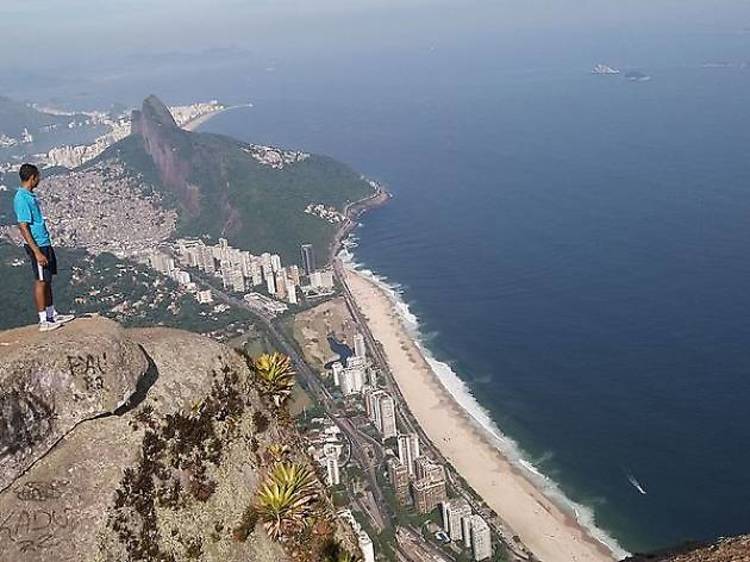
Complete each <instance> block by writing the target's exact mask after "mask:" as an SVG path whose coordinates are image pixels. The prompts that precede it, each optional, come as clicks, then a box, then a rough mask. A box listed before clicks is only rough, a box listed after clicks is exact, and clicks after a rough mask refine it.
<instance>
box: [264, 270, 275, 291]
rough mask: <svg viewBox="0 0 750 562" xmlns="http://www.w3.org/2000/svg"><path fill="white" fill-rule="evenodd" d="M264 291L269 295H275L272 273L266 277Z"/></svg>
mask: <svg viewBox="0 0 750 562" xmlns="http://www.w3.org/2000/svg"><path fill="white" fill-rule="evenodd" d="M265 277H266V290H267V291H268V294H269V295H275V294H276V280H275V279H274V277H273V274H272V273H269V275H266V276H265Z"/></svg>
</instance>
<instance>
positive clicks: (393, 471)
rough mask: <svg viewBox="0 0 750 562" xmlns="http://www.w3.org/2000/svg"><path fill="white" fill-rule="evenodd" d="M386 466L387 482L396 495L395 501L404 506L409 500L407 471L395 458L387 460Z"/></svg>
mask: <svg viewBox="0 0 750 562" xmlns="http://www.w3.org/2000/svg"><path fill="white" fill-rule="evenodd" d="M386 466H387V467H388V480H390V482H391V485H392V486H393V491H394V492H395V493H396V499H397V500H398V502H399V503H401V504H405V503H406V502H407V501H408V499H409V471H408V470H407V469H406V467H405V466H404V465H403V464H402V463H401V461H400V460H398V459H397V458H395V457H391V458H389V459H388V460H387V461H386Z"/></svg>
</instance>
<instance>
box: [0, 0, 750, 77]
mask: <svg viewBox="0 0 750 562" xmlns="http://www.w3.org/2000/svg"><path fill="white" fill-rule="evenodd" d="M93 6H96V8H93ZM590 26H603V27H610V28H620V29H622V28H636V29H637V28H638V27H639V26H647V27H654V26H664V27H666V28H676V27H681V28H684V29H685V30H715V31H733V30H734V31H740V30H742V29H743V28H745V27H750V3H749V2H747V1H745V0H727V1H709V0H514V1H509V0H457V1H452V2H445V1H441V0H434V1H426V0H424V1H423V0H347V1H344V0H315V1H310V0H211V1H198V0H156V1H154V0H129V1H128V0H117V1H115V0H104V1H99V2H92V1H91V0H64V1H63V0H2V2H0V40H2V43H3V48H2V50H3V57H2V58H3V62H5V63H8V62H9V61H13V60H14V61H15V62H16V63H19V62H21V61H22V60H23V57H24V56H27V57H28V56H31V57H33V58H34V59H42V60H43V59H55V58H57V57H64V56H67V55H69V54H76V55H77V56H85V55H87V54H88V55H91V54H93V53H94V52H100V53H111V52H115V51H117V50H122V49H125V50H129V51H140V50H145V49H167V48H174V49H187V48H205V47H209V46H221V45H227V44H239V45H242V46H247V47H252V48H254V49H259V50H262V49H264V48H268V49H269V50H270V49H271V48H279V47H283V46H284V45H289V46H293V45H305V46H308V47H314V48H320V49H326V48H331V47H335V46H336V45H337V44H341V45H345V44H347V45H348V44H349V42H350V40H352V39H353V38H355V37H357V36H359V37H361V38H362V40H363V41H365V42H368V43H369V42H371V41H373V40H376V39H378V38H379V39H381V40H382V41H384V42H386V43H388V42H401V41H408V40H410V39H413V40H418V39H423V38H425V36H427V37H429V36H430V34H435V35H436V38H439V37H440V36H442V35H445V34H447V35H450V34H468V35H467V39H468V38H469V37H470V34H471V33H472V32H473V31H475V30H477V28H478V30H482V31H490V30H492V29H495V30H497V32H498V33H504V32H508V31H513V30H521V31H523V30H534V29H545V28H553V29H570V30H578V29H586V28H587V27H590Z"/></svg>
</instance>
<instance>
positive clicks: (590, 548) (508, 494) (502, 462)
mask: <svg viewBox="0 0 750 562" xmlns="http://www.w3.org/2000/svg"><path fill="white" fill-rule="evenodd" d="M387 200H388V197H387V196H386V197H384V195H383V193H382V192H380V193H376V194H375V195H374V196H372V197H370V198H368V199H366V200H363V201H361V202H357V203H355V204H352V205H351V206H349V207H347V209H346V216H347V218H348V221H347V224H345V225H344V226H343V227H342V229H341V231H340V233H339V236H337V237H336V239H335V240H334V243H333V244H332V246H331V249H330V259H331V263H332V264H333V268H334V272H335V275H336V278H337V280H338V281H339V282H340V284H341V286H342V292H343V294H344V297H345V299H346V302H347V306H348V307H349V309H350V311H351V313H352V315H353V316H354V318H355V320H356V321H357V322H358V324H360V329H361V330H362V332H363V333H364V334H365V337H366V339H367V341H368V344H369V346H370V349H371V350H372V354H373V358H374V360H375V362H376V364H377V365H378V366H379V367H380V369H381V372H382V373H383V374H384V376H385V379H386V384H387V387H388V389H389V390H390V391H391V393H392V395H393V396H394V397H396V398H397V400H398V402H399V406H400V407H399V418H400V421H401V422H402V424H404V425H405V427H408V428H409V429H410V430H412V431H417V432H418V433H419V434H420V436H421V438H422V440H423V441H424V445H425V447H426V448H427V449H428V450H429V451H430V454H431V455H432V456H434V457H435V458H436V459H437V460H439V461H441V462H444V463H446V464H447V465H449V466H450V467H452V468H453V469H455V470H456V471H457V473H458V474H452V471H451V470H448V473H449V475H450V477H451V484H452V485H453V487H454V488H455V489H456V490H457V491H458V492H459V493H460V494H461V495H462V496H464V497H465V498H466V499H468V500H469V501H470V503H471V504H472V507H473V508H474V509H475V511H478V512H479V513H481V514H482V515H483V516H484V517H486V518H487V519H488V522H490V523H491V524H492V526H493V528H494V530H495V531H496V532H497V533H498V534H499V535H500V536H501V537H502V538H503V542H504V543H505V544H506V547H507V548H508V549H509V551H510V552H511V553H512V554H513V555H514V557H515V558H516V559H517V560H523V559H529V555H528V551H530V552H531V553H533V555H534V557H536V558H537V559H539V560H542V562H571V561H576V562H612V561H613V560H616V559H619V558H621V557H622V556H624V555H625V554H626V553H625V552H622V551H621V552H618V553H617V554H616V555H615V553H613V552H612V551H611V549H609V548H608V547H606V546H605V545H604V544H603V543H602V542H600V541H598V540H596V539H594V538H593V537H592V536H591V534H590V533H589V532H588V531H587V530H586V529H585V528H584V527H583V526H582V525H580V524H579V522H578V521H576V519H575V518H574V517H573V516H572V515H570V514H569V513H568V512H567V511H565V510H563V509H562V508H561V507H560V506H558V505H557V504H556V503H554V502H553V501H552V500H551V499H550V498H549V497H547V496H546V495H545V494H544V493H543V491H542V490H540V489H538V488H537V487H536V486H535V485H534V483H532V482H531V481H530V480H529V479H528V478H526V476H525V475H524V474H523V473H522V472H521V471H520V470H519V468H518V467H517V466H516V465H515V464H514V463H513V462H512V461H511V460H510V459H508V458H507V457H506V456H504V455H503V453H502V452H501V450H500V449H499V448H498V447H497V445H496V443H494V442H493V440H492V438H491V437H490V435H488V433H487V432H486V431H485V430H483V429H482V428H481V427H479V424H478V423H477V421H476V420H474V419H473V418H471V416H470V415H469V414H468V413H467V412H466V411H465V410H464V409H463V408H462V407H461V406H460V405H459V404H458V402H457V401H456V400H455V399H454V398H453V396H451V394H450V393H449V392H448V390H447V389H446V388H445V386H444V385H443V384H442V382H441V381H440V380H439V378H438V377H437V375H436V374H435V373H434V371H433V370H432V368H431V366H430V364H429V362H428V361H427V359H426V358H425V356H424V354H423V353H422V350H421V349H420V348H419V346H418V345H417V344H416V342H415V341H414V338H413V337H412V335H411V334H410V333H409V332H408V330H407V328H406V327H405V326H404V325H403V322H402V320H401V317H400V316H399V314H398V313H397V311H396V310H395V306H394V304H395V303H393V301H392V300H391V298H390V296H389V295H388V294H387V293H386V292H385V291H383V290H382V289H381V288H380V287H379V286H377V284H375V283H374V282H372V281H371V280H369V279H367V278H366V277H364V276H362V275H361V274H360V273H358V272H356V271H355V270H353V269H352V268H346V267H345V266H344V264H343V263H342V262H341V260H340V259H338V258H337V257H336V254H337V252H338V250H339V247H340V243H341V241H342V240H343V239H344V238H345V237H346V236H348V234H349V233H351V231H352V230H353V229H354V228H355V227H356V225H357V219H358V218H359V216H361V214H362V213H363V212H364V211H366V210H367V209H368V208H369V207H370V206H373V205H378V204H382V203H384V202H386V201H387ZM459 477H460V478H463V479H464V480H465V481H466V482H467V483H468V485H470V486H471V488H472V490H473V491H474V492H475V493H478V494H479V495H480V496H481V498H482V500H483V501H484V502H485V503H486V505H487V507H485V506H483V505H482V502H481V501H477V498H476V497H474V496H473V494H472V493H471V492H470V491H469V490H465V489H464V486H462V484H461V482H460V478H459ZM495 514H496V516H495V517H493V515H495ZM514 537H515V538H514ZM518 539H520V541H519V540H518Z"/></svg>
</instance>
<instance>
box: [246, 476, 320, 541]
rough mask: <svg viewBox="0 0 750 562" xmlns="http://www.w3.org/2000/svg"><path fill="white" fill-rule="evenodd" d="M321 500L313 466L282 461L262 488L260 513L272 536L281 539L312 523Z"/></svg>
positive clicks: (258, 507)
mask: <svg viewBox="0 0 750 562" xmlns="http://www.w3.org/2000/svg"><path fill="white" fill-rule="evenodd" d="M317 499H318V493H317V489H316V486H315V477H314V475H313V473H312V471H311V470H310V469H308V468H307V467H305V466H304V465H301V464H296V463H278V464H277V465H276V466H274V468H273V470H272V471H271V473H270V474H269V475H268V477H267V479H266V481H265V482H264V483H263V485H262V486H261V487H260V490H259V491H258V499H257V504H258V505H257V512H258V515H259V516H260V517H261V519H262V520H263V525H264V527H265V528H266V531H267V532H268V535H269V536H270V537H271V538H272V539H273V540H280V539H281V538H282V537H283V536H284V535H285V534H287V533H288V532H289V531H291V530H293V529H295V528H299V527H303V526H305V525H306V524H307V523H308V519H309V518H310V516H311V515H312V514H313V512H314V509H315V504H316V502H317Z"/></svg>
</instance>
